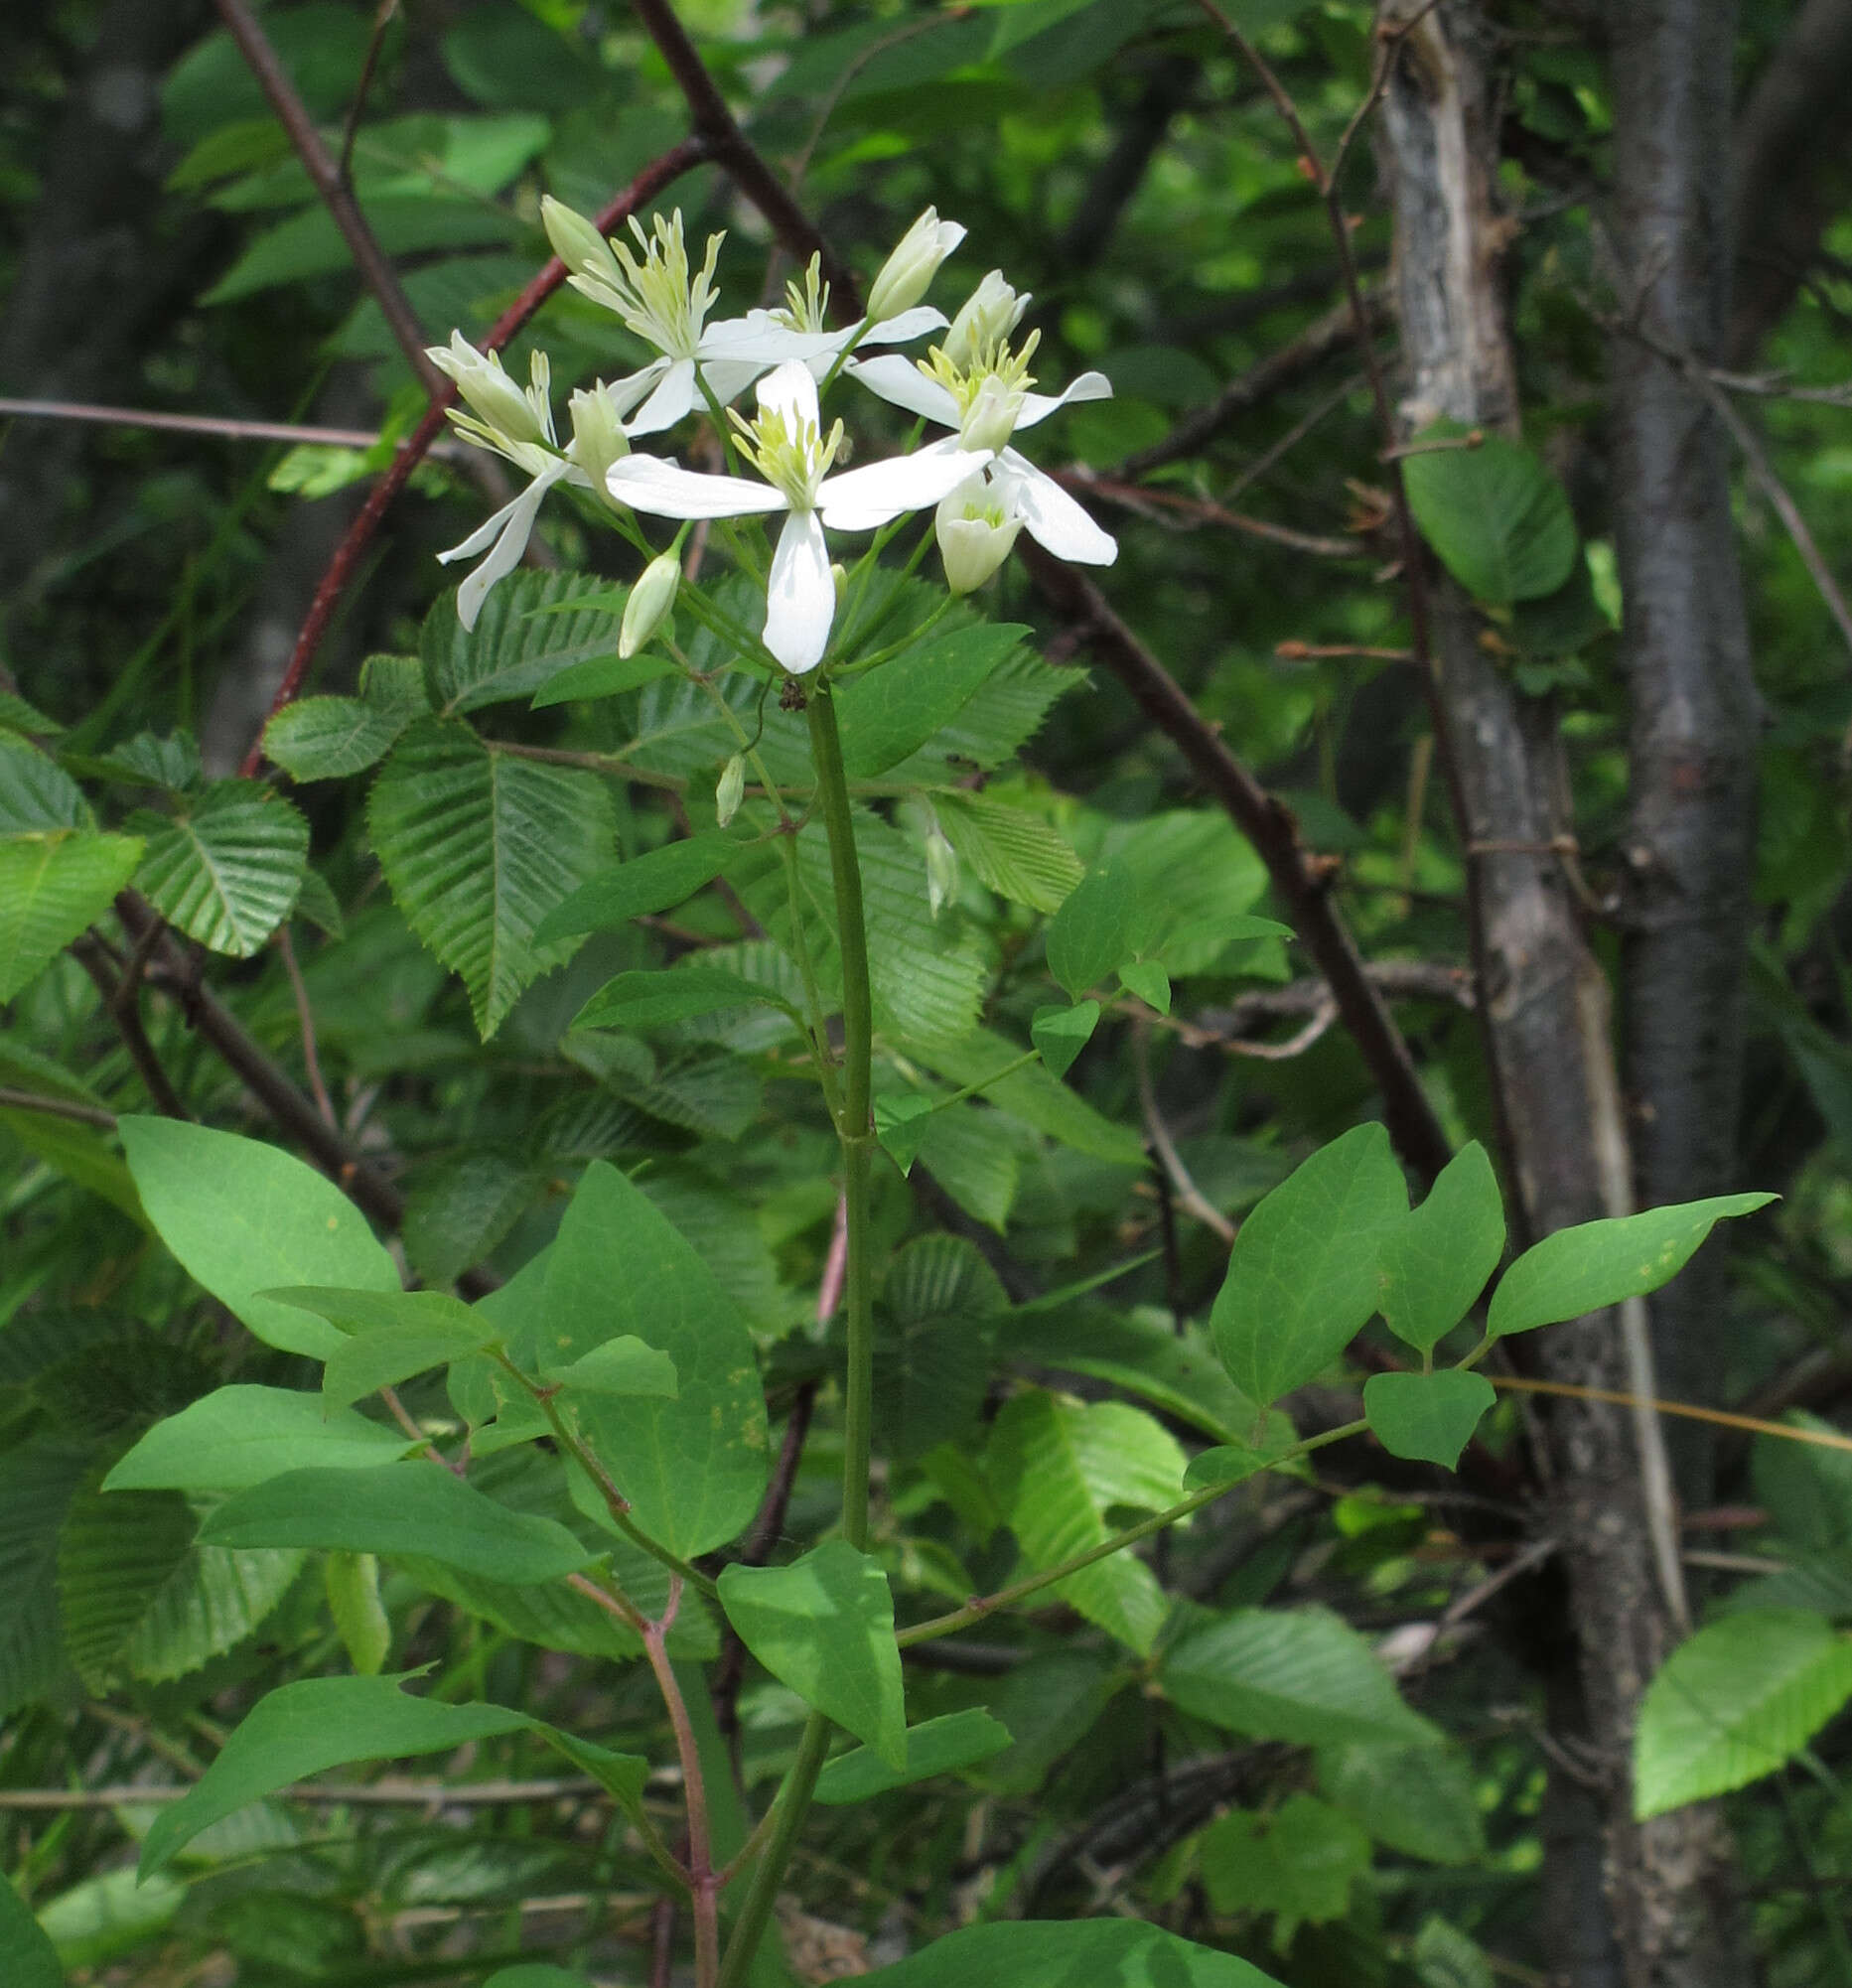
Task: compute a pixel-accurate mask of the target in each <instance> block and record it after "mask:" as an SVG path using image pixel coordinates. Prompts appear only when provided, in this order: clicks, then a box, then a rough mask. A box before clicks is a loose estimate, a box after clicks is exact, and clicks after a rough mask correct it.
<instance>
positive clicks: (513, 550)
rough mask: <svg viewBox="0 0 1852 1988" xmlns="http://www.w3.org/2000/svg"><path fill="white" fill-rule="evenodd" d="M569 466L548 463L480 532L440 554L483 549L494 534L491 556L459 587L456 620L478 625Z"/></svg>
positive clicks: (469, 626)
mask: <svg viewBox="0 0 1852 1988" xmlns="http://www.w3.org/2000/svg"><path fill="white" fill-rule="evenodd" d="M570 468H571V465H570V464H569V463H565V462H559V463H553V464H550V465H548V467H547V468H546V469H544V470H542V471H541V473H540V474H539V475H538V476H537V477H535V478H534V480H533V482H532V483H530V484H529V485H528V486H527V488H526V489H525V490H524V491H522V492H521V494H520V496H519V497H516V498H515V499H514V501H513V502H512V503H507V504H503V505H502V506H501V508H500V509H499V511H497V512H496V514H495V516H494V517H492V518H491V519H490V520H489V522H488V523H487V524H486V525H484V526H483V528H482V530H481V531H476V532H472V533H471V535H470V536H469V537H468V538H466V539H465V540H464V541H463V544H462V545H459V546H455V547H453V548H452V550H451V551H449V552H447V553H440V554H439V555H438V556H439V557H440V558H442V559H455V558H458V557H461V556H463V555H464V554H465V553H466V552H467V551H477V550H480V549H481V547H482V545H483V544H484V542H485V541H486V539H487V538H488V537H489V536H490V535H491V534H494V535H495V544H494V546H493V547H492V548H491V550H490V554H489V557H488V558H487V559H485V560H484V561H483V563H482V564H481V565H480V566H479V567H477V569H476V570H475V572H473V573H471V574H469V575H467V576H466V577H465V579H464V582H463V585H462V586H461V587H459V588H458V589H457V619H458V620H459V621H460V622H461V623H462V624H463V626H464V627H465V628H466V629H473V628H475V626H476V618H477V616H478V615H480V614H481V613H482V611H483V603H484V601H485V600H487V599H488V597H489V590H490V588H491V587H493V586H494V585H495V584H496V582H497V581H498V580H504V579H506V577H507V576H508V575H509V574H510V573H512V572H513V571H514V569H515V567H516V566H518V565H519V564H520V563H521V555H522V553H524V552H525V551H526V550H527V541H528V539H529V538H530V537H531V536H532V535H533V526H534V519H535V518H536V517H537V516H538V515H539V512H540V502H541V499H542V498H543V497H545V496H546V494H547V492H548V491H550V490H551V489H552V488H553V486H554V485H555V484H556V483H558V482H559V480H560V479H561V478H562V477H563V476H565V474H566V473H567V471H568V470H569V469H570ZM498 526H499V530H498V529H497V527H498Z"/></svg>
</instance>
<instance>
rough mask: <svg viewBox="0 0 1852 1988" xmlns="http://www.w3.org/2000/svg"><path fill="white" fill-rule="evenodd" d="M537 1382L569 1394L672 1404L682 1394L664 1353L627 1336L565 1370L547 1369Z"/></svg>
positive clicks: (597, 1349)
mask: <svg viewBox="0 0 1852 1988" xmlns="http://www.w3.org/2000/svg"><path fill="white" fill-rule="evenodd" d="M540 1378H541V1379H542V1380H544V1381H546V1382H547V1383H548V1384H549V1385H551V1386H553V1387H558V1388H562V1389H564V1391H565V1392H566V1393H568V1394H618V1395H632V1394H648V1395H654V1396H657V1397H658V1398H660V1399H662V1400H665V1401H673V1400H674V1399H675V1398H676V1397H677V1396H678V1395H679V1394H680V1392H681V1382H680V1380H679V1379H678V1378H677V1376H676V1373H675V1362H674V1361H673V1360H672V1359H670V1358H669V1356H668V1354H667V1353H665V1352H660V1351H658V1350H657V1349H656V1348H654V1347H651V1346H645V1345H644V1344H643V1343H642V1341H641V1340H640V1339H633V1338H632V1337H631V1336H630V1335H628V1334H626V1335H625V1337H624V1338H622V1339H615V1340H607V1341H606V1342H605V1343H604V1345H603V1346H598V1347H594V1348H593V1349H592V1350H591V1351H590V1352H588V1353H584V1354H582V1355H581V1356H580V1357H579V1358H578V1359H575V1360H571V1361H569V1362H568V1363H567V1364H566V1365H564V1366H549V1367H546V1368H544V1369H542V1371H541V1375H540Z"/></svg>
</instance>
